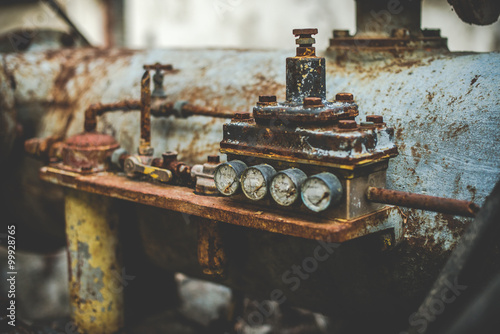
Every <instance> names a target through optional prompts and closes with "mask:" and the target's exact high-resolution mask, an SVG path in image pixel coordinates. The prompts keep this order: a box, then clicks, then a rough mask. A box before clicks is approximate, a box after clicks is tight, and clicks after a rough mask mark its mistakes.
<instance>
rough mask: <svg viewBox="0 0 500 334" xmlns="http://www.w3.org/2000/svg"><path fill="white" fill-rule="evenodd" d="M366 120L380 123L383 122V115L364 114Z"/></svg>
mask: <svg viewBox="0 0 500 334" xmlns="http://www.w3.org/2000/svg"><path fill="white" fill-rule="evenodd" d="M366 121H367V122H373V123H375V124H380V123H384V117H383V116H380V115H370V116H366Z"/></svg>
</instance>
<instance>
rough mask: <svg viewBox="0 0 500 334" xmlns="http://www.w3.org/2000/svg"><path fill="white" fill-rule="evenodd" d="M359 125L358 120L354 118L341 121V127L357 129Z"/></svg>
mask: <svg viewBox="0 0 500 334" xmlns="http://www.w3.org/2000/svg"><path fill="white" fill-rule="evenodd" d="M357 127H358V124H357V123H356V121H352V120H341V121H339V128H341V129H356V128H357Z"/></svg>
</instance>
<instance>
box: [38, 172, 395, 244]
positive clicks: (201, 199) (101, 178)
mask: <svg viewBox="0 0 500 334" xmlns="http://www.w3.org/2000/svg"><path fill="white" fill-rule="evenodd" d="M40 177H41V178H42V179H43V180H45V181H49V182H52V183H56V184H59V185H62V186H66V187H70V188H74V189H78V190H82V191H86V192H90V193H95V194H100V195H105V196H109V197H114V198H119V199H123V200H127V201H131V202H134V203H140V204H145V205H149V206H155V207H159V208H163V209H167V210H172V211H177V212H180V213H184V214H188V215H194V216H199V217H202V218H207V219H212V220H217V221H221V222H224V223H228V224H233V225H238V226H243V227H250V228H254V229H259V230H264V231H269V232H273V233H279V234H284V235H289V236H295V237H300V238H305V239H313V240H324V241H329V242H344V241H347V240H351V239H354V238H358V237H361V236H364V235H367V234H370V233H374V232H377V231H379V230H381V229H384V230H385V229H390V228H395V227H397V229H400V228H401V223H402V218H401V216H399V211H398V210H397V209H396V208H395V207H385V208H383V209H381V210H379V211H377V212H375V213H373V214H370V215H366V216H363V217H358V218H356V219H353V220H349V221H347V220H338V219H329V218H325V217H320V216H317V217H316V216H311V215H310V214H309V215H308V214H301V213H290V212H287V210H279V209H274V208H262V207H261V206H258V205H252V204H242V203H235V202H233V201H231V200H230V199H228V198H223V197H213V196H200V195H197V194H195V193H193V191H192V190H191V189H189V188H185V187H179V186H174V185H156V184H151V183H145V182H140V181H134V180H131V179H128V178H126V177H124V176H118V175H114V174H110V173H102V174H99V175H81V174H78V173H72V172H68V171H64V170H61V169H59V168H54V167H43V168H42V169H41V170H40ZM261 210H265V211H261ZM398 234H399V235H400V231H399V230H398Z"/></svg>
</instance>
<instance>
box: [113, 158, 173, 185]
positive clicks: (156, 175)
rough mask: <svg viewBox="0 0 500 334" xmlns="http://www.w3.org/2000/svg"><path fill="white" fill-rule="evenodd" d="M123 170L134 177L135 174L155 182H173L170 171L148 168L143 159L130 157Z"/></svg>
mask: <svg viewBox="0 0 500 334" xmlns="http://www.w3.org/2000/svg"><path fill="white" fill-rule="evenodd" d="M123 169H124V170H125V173H126V174H127V175H130V176H133V175H135V174H141V175H147V176H149V177H150V178H152V179H154V180H158V181H160V182H164V183H167V182H170V180H172V172H171V171H169V170H168V169H163V168H158V167H153V166H148V165H145V164H143V163H142V161H141V158H140V157H138V156H130V157H128V158H127V159H126V160H125V163H124V166H123Z"/></svg>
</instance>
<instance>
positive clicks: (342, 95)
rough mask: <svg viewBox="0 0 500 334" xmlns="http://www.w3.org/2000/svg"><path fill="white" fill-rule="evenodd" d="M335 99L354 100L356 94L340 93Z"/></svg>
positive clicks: (342, 100)
mask: <svg viewBox="0 0 500 334" xmlns="http://www.w3.org/2000/svg"><path fill="white" fill-rule="evenodd" d="M335 100H336V101H341V102H352V101H354V96H353V95H352V94H351V93H338V94H337V95H335Z"/></svg>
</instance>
